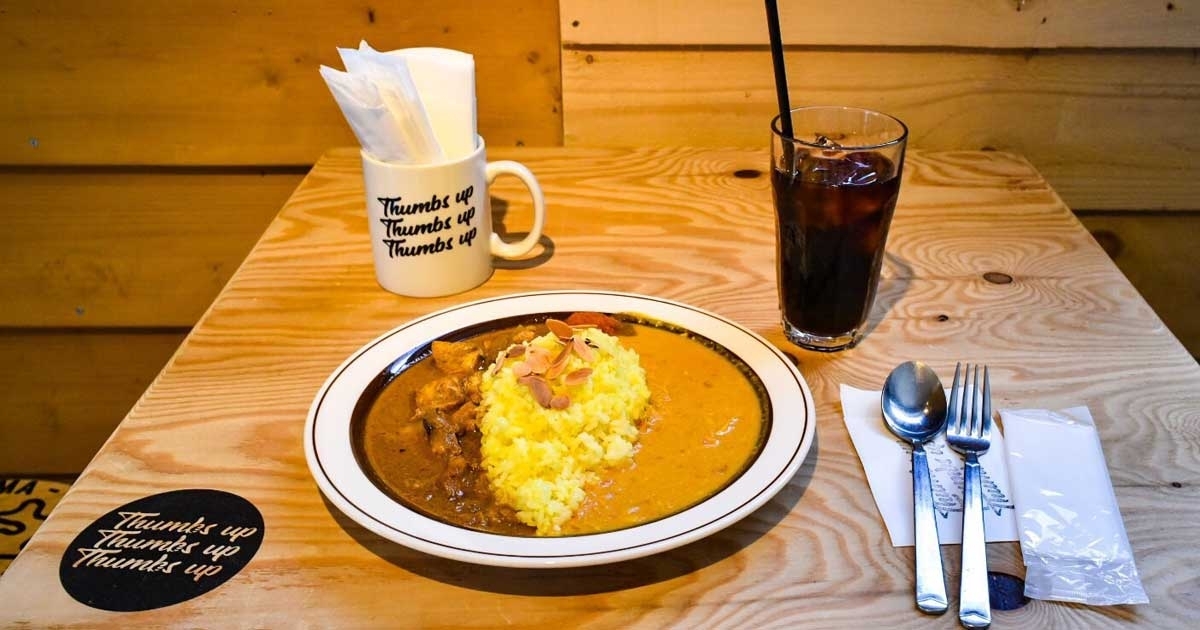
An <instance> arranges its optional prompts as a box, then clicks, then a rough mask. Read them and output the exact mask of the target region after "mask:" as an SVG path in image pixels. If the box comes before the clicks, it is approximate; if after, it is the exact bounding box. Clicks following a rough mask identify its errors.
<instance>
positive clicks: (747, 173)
mask: <svg viewBox="0 0 1200 630" xmlns="http://www.w3.org/2000/svg"><path fill="white" fill-rule="evenodd" d="M760 175H762V171H760V170H758V169H756V168H739V169H738V170H736V171H734V172H733V176H734V177H736V178H738V179H756V178H757V177H759V176H760Z"/></svg>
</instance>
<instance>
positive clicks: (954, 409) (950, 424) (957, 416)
mask: <svg viewBox="0 0 1200 630" xmlns="http://www.w3.org/2000/svg"><path fill="white" fill-rule="evenodd" d="M961 368H962V363H955V364H954V382H952V383H951V384H950V404H949V406H947V407H946V409H949V410H950V417H948V418H946V431H947V432H950V433H953V432H954V431H956V430H958V426H959V424H960V423H961V420H962V414H961V413H959V409H958V404H959V398H960V391H959V390H960V389H961V387H960V385H959V382H958V373H959V370H960V369H961Z"/></svg>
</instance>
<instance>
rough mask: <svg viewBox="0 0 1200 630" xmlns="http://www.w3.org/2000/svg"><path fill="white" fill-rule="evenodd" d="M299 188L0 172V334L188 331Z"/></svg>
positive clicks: (284, 182)
mask: <svg viewBox="0 0 1200 630" xmlns="http://www.w3.org/2000/svg"><path fill="white" fill-rule="evenodd" d="M302 178H303V176H302V175H292V174H285V175H260V174H230V173H221V172H214V173H182V174H180V173H163V172H137V171H122V170H115V171H114V170H107V169H92V170H87V169H85V170H69V169H51V170H32V171H8V172H4V171H0V295H4V296H5V305H4V308H3V309H0V326H9V327H34V328H36V327H111V326H117V327H163V326H166V327H171V326H174V327H184V328H186V327H190V326H191V325H192V324H194V323H196V320H198V319H199V318H200V315H201V314H202V313H203V312H204V309H206V308H208V305H209V304H210V303H212V300H213V298H214V297H216V295H217V293H218V292H219V291H220V290H221V287H222V286H224V285H225V282H226V281H227V280H228V279H229V277H230V276H232V275H233V271H234V270H235V269H236V268H237V266H238V264H240V263H241V260H242V258H244V257H245V255H246V254H247V253H248V252H249V251H250V248H251V247H252V246H253V245H254V242H255V241H256V240H258V237H259V236H261V235H262V231H263V230H264V229H266V226H267V224H268V223H270V221H271V218H272V217H274V216H275V213H276V212H278V210H279V207H280V206H281V205H283V202H284V201H286V200H287V198H288V196H289V195H290V194H291V192H292V190H293V189H294V188H295V187H296V184H298V183H299V182H300V180H301V179H302Z"/></svg>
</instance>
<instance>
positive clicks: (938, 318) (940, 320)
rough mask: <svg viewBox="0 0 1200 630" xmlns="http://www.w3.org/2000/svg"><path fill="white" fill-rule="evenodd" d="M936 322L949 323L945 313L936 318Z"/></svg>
mask: <svg viewBox="0 0 1200 630" xmlns="http://www.w3.org/2000/svg"><path fill="white" fill-rule="evenodd" d="M937 320H938V321H939V322H948V321H950V316H949V315H947V314H945V313H942V314H941V315H938V316H937Z"/></svg>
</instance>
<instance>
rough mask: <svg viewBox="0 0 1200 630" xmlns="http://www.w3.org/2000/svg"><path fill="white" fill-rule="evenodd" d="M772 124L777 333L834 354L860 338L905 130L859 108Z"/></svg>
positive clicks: (810, 110)
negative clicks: (786, 126)
mask: <svg viewBox="0 0 1200 630" xmlns="http://www.w3.org/2000/svg"><path fill="white" fill-rule="evenodd" d="M791 119H792V131H793V133H792V135H791V137H787V136H785V135H784V133H783V131H782V126H781V122H780V117H778V116H776V117H775V119H774V120H773V121H772V122H771V131H772V133H771V138H772V140H771V187H772V190H773V193H774V201H775V218H776V222H775V227H776V230H775V235H776V239H775V240H776V266H777V272H778V276H777V277H778V282H779V304H780V310H781V312H782V316H783V330H784V334H785V335H786V336H787V338H788V340H789V341H791V342H792V343H794V344H796V345H798V346H800V347H803V348H808V349H810V350H818V351H823V352H832V351H836V350H842V349H845V348H850V347H852V346H854V345H855V344H857V343H858V342H859V341H860V340H861V338H862V335H863V331H864V328H865V324H866V322H867V316H868V314H869V313H870V311H871V304H872V302H873V301H874V299H875V290H876V287H877V286H878V283H879V270H880V267H881V266H882V263H883V251H884V244H885V243H886V241H887V234H888V227H889V226H890V225H891V221H892V214H893V212H894V211H895V208H896V199H897V197H899V195H900V175H901V172H902V170H903V167H904V149H905V144H906V141H907V139H908V128H907V127H906V126H905V125H904V123H902V122H900V121H899V120H898V119H896V118H893V117H892V116H889V115H887V114H882V113H879V112H875V111H871V110H868V109H860V108H856V107H835V106H815V107H800V108H797V109H793V110H792V111H791Z"/></svg>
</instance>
